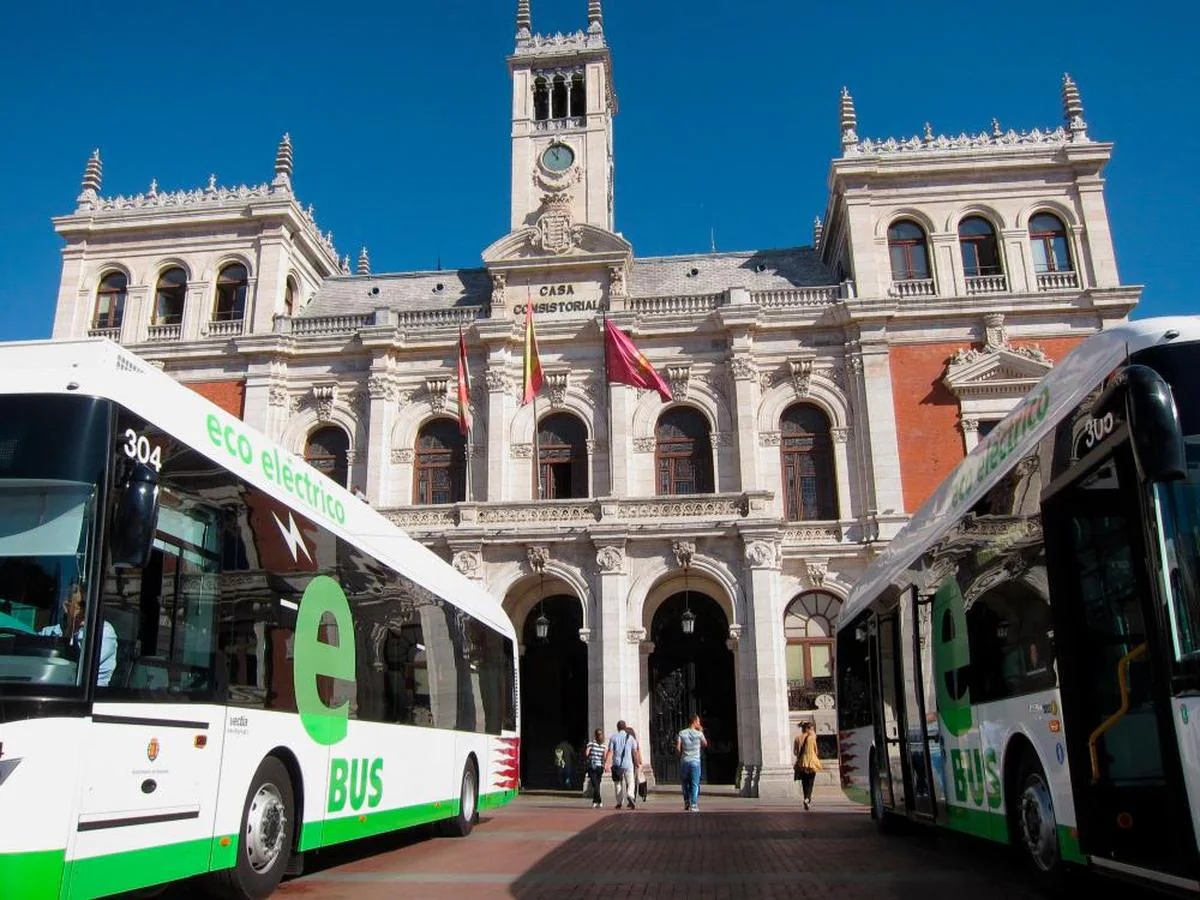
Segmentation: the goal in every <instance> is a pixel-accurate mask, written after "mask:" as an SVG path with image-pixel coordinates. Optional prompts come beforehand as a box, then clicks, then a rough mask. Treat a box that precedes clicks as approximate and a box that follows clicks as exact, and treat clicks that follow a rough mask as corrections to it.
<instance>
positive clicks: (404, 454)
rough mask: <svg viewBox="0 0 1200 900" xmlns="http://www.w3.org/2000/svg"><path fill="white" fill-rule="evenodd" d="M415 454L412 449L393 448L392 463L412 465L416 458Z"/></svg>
mask: <svg viewBox="0 0 1200 900" xmlns="http://www.w3.org/2000/svg"><path fill="white" fill-rule="evenodd" d="M414 455H415V454H414V453H413V450H412V448H411V447H393V448H392V462H393V463H411V462H412V461H413V458H414Z"/></svg>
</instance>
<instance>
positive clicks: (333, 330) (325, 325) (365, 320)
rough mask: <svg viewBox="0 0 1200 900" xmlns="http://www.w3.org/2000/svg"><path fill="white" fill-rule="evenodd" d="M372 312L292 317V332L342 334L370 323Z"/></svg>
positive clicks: (300, 333) (302, 333)
mask: <svg viewBox="0 0 1200 900" xmlns="http://www.w3.org/2000/svg"><path fill="white" fill-rule="evenodd" d="M373 318H374V314H373V313H348V314H344V315H340V316H313V317H312V318H300V319H292V334H296V335H309V336H312V335H318V334H344V333H346V332H355V331H358V330H359V329H360V328H365V327H366V326H367V325H370V324H371V321H372V319H373Z"/></svg>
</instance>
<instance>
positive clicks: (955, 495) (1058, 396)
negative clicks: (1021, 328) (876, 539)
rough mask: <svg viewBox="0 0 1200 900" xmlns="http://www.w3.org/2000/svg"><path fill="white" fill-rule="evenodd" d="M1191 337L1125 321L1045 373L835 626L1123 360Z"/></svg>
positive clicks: (1183, 320)
mask: <svg viewBox="0 0 1200 900" xmlns="http://www.w3.org/2000/svg"><path fill="white" fill-rule="evenodd" d="M1170 331H1175V332H1178V335H1176V336H1173V337H1171V338H1169V339H1168V338H1167V337H1166V335H1167V333H1168V332H1170ZM1197 340H1200V316H1173V317H1161V318H1153V319H1140V320H1137V321H1133V322H1130V321H1123V322H1119V323H1117V324H1115V325H1113V326H1111V327H1109V328H1106V329H1105V330H1103V331H1100V332H1097V333H1095V334H1093V335H1091V336H1089V337H1088V338H1086V339H1085V340H1084V341H1083V342H1082V343H1080V344H1079V345H1078V346H1077V347H1076V348H1075V349H1074V350H1072V351H1071V352H1070V353H1068V354H1067V355H1066V356H1065V357H1064V358H1063V359H1062V360H1061V361H1060V362H1059V363H1058V364H1057V365H1056V366H1055V367H1054V368H1053V369H1051V370H1050V371H1049V372H1048V373H1046V375H1045V376H1044V377H1043V378H1042V379H1041V381H1039V382H1038V383H1037V385H1035V386H1034V387H1033V389H1032V390H1031V391H1030V392H1029V393H1028V394H1027V395H1026V397H1025V399H1024V400H1022V402H1021V403H1019V404H1018V405H1017V407H1016V408H1015V409H1014V410H1013V411H1012V412H1010V413H1009V414H1008V415H1007V416H1006V417H1005V418H1004V420H1003V421H1002V422H1000V424H998V425H997V426H996V427H995V428H994V429H993V430H992V432H991V434H989V435H988V436H987V438H985V439H984V440H982V441H980V442H979V444H978V445H977V446H976V447H975V448H974V449H973V450H971V452H970V453H969V454H968V455H967V457H966V458H965V459H964V460H963V461H962V462H961V463H959V464H958V466H957V467H956V468H955V469H954V471H953V472H951V473H950V475H949V476H948V477H947V478H946V479H945V480H944V481H943V482H942V483H941V484H940V485H939V486H938V488H937V490H936V491H934V493H933V496H931V497H930V498H929V499H928V500H927V501H926V502H925V504H924V505H923V506H921V508H920V509H919V510H917V512H916V513H915V514H914V515H913V517H912V518H911V519H910V520H909V521H908V523H907V524H906V525H905V526H904V527H903V528H901V529H900V531H899V533H898V534H897V535H896V536H895V537H894V538H892V540H891V542H890V543H889V544H888V546H887V547H886V548H885V549H884V550H883V552H881V553H880V554H879V556H878V557H876V559H875V560H874V561H873V562H872V563H871V565H870V566H868V567H867V570H866V572H864V573H863V576H862V577H861V578H859V579H858V581H857V582H855V584H854V587H853V588H852V589H851V591H850V596H849V598H847V600H846V602H845V604H843V606H842V610H841V613H840V614H839V616H838V626H837V627H838V628H839V629H841V628H842V627H844V626H846V625H849V624H850V622H851V621H852V620H853V619H854V618H855V617H856V616H858V614H859V613H861V612H862V611H863V610H864V609H866V608H868V607H869V606H870V605H871V603H872V601H873V600H874V598H875V597H877V596H878V595H879V594H880V593H881V592H882V591H883V590H884V589H885V588H886V587H887V586H888V585H890V584H892V583H894V582H895V580H896V578H897V577H898V576H899V575H900V573H901V572H903V571H904V570H905V569H907V568H908V567H909V566H911V565H912V564H913V562H914V561H915V560H916V559H917V558H918V557H919V556H920V555H921V554H922V553H924V552H925V550H926V548H928V547H929V546H931V545H932V544H934V543H935V542H936V541H938V540H939V539H940V538H941V537H943V536H944V535H945V534H946V533H947V532H949V531H950V530H951V529H952V528H953V527H954V526H955V523H956V521H957V520H958V518H959V515H960V511H961V510H964V509H970V508H971V507H972V506H974V505H975V503H976V502H978V500H979V498H980V497H982V496H983V495H984V494H985V493H987V492H988V491H989V490H991V488H992V486H993V485H995V484H996V482H998V481H999V480H1000V479H1001V478H1002V477H1004V475H1005V473H1006V472H1007V471H1008V470H1009V469H1010V468H1011V465H1012V464H1013V463H1016V462H1017V461H1018V460H1020V459H1021V458H1023V457H1025V456H1027V455H1028V454H1029V453H1031V452H1032V451H1033V448H1034V447H1035V446H1036V445H1037V444H1038V442H1040V441H1041V439H1042V438H1043V437H1044V436H1045V434H1046V433H1047V432H1048V431H1050V429H1052V428H1054V427H1055V425H1056V424H1057V423H1058V422H1059V421H1060V420H1061V419H1062V418H1063V417H1064V416H1065V415H1067V414H1068V413H1070V411H1071V410H1073V409H1074V408H1075V407H1076V406H1077V405H1078V404H1079V403H1080V402H1081V401H1083V400H1084V398H1086V397H1087V395H1088V394H1089V393H1091V392H1092V391H1093V390H1095V389H1096V387H1097V386H1098V385H1099V384H1100V382H1101V381H1102V380H1103V379H1104V378H1106V377H1107V376H1108V375H1109V374H1110V373H1111V372H1112V371H1113V370H1114V369H1115V368H1116V367H1117V366H1118V365H1119V364H1120V363H1121V361H1122V360H1123V359H1125V358H1126V357H1127V356H1129V355H1130V354H1131V353H1135V352H1137V351H1139V350H1144V349H1146V348H1147V347H1151V346H1154V345H1155V344H1161V343H1167V342H1170V343H1186V342H1188V341H1197ZM1031 404H1036V411H1037V421H1036V424H1035V425H1032V426H1030V421H1031V419H1030V414H1031V410H1032V409H1034V408H1033V407H1031ZM1043 404H1044V405H1043ZM1017 425H1020V436H1019V438H1018V439H1017V440H1015V441H1012V434H1011V432H1012V431H1013V430H1014V428H1015V427H1016V426H1017ZM1002 443H1009V444H1010V446H1009V447H1008V448H1007V450H1006V451H1005V453H1004V458H1005V459H1006V460H1007V464H1000V465H995V466H994V468H992V469H991V471H990V472H988V473H987V474H986V475H985V476H983V477H980V476H981V473H982V471H983V469H982V468H981V467H983V466H984V464H985V462H986V460H987V456H988V453H989V452H990V451H991V450H992V448H994V447H998V446H1000V445H1001V444H1002Z"/></svg>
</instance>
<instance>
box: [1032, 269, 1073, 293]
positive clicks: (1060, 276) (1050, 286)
mask: <svg viewBox="0 0 1200 900" xmlns="http://www.w3.org/2000/svg"><path fill="white" fill-rule="evenodd" d="M1037 286H1038V290H1039V291H1070V290H1076V289H1077V288H1078V287H1079V274H1078V273H1077V272H1038V273H1037Z"/></svg>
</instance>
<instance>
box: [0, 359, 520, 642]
mask: <svg viewBox="0 0 1200 900" xmlns="http://www.w3.org/2000/svg"><path fill="white" fill-rule="evenodd" d="M0 371H4V372H5V373H6V374H7V375H9V377H7V378H5V379H3V381H2V382H0V394H48V393H54V394H84V395H88V396H95V397H104V398H106V399H111V400H114V401H116V402H118V403H120V404H122V405H123V406H125V407H126V408H128V409H130V410H132V411H133V412H136V413H137V414H138V415H140V416H142V417H143V418H145V419H146V420H147V421H149V422H153V423H154V424H155V425H157V426H159V427H161V428H163V429H165V430H166V431H167V432H168V433H170V434H171V435H173V436H174V437H176V438H178V439H180V440H182V441H184V442H186V443H187V444H188V445H189V446H190V447H191V448H192V449H194V450H195V451H196V452H198V453H201V454H203V455H204V456H206V457H208V458H209V459H211V460H213V461H214V462H215V463H217V464H218V465H221V466H223V467H225V468H227V469H228V470H229V471H231V472H233V473H234V474H236V475H238V476H239V477H240V478H243V479H245V480H246V481H248V482H250V483H251V484H253V485H254V486H255V487H257V488H259V489H260V490H262V491H264V492H266V493H267V494H269V495H271V496H272V497H274V498H276V499H278V500H279V501H280V502H282V503H284V504H286V505H287V506H290V507H291V508H292V509H293V510H294V511H295V512H297V513H299V514H301V515H303V516H305V517H306V518H309V519H312V520H313V521H316V522H320V523H321V525H322V527H324V528H327V529H329V530H330V531H332V532H334V533H336V534H339V535H340V536H341V537H343V538H345V539H347V540H350V541H351V542H352V543H354V544H357V545H358V546H359V547H361V548H362V549H364V550H369V551H370V552H372V553H374V554H375V555H376V556H378V558H379V559H380V560H381V561H383V562H385V563H387V564H388V565H389V566H391V567H392V568H394V569H396V570H397V571H399V572H401V573H403V574H404V575H406V576H408V577H410V578H413V579H414V580H416V581H418V582H419V583H420V584H422V585H423V586H425V587H427V588H429V589H430V590H432V591H433V592H434V593H436V594H437V595H438V596H440V597H442V598H444V599H445V600H447V601H448V602H450V603H453V604H454V605H455V606H458V607H460V608H462V609H463V610H465V611H466V612H468V613H470V614H471V615H473V616H475V617H476V618H478V619H481V620H482V621H484V622H487V623H488V624H489V625H491V626H492V627H494V628H496V629H497V630H498V631H500V632H502V633H504V634H505V635H507V636H509V637H510V638H512V639H513V640H516V632H515V629H514V628H513V625H512V622H511V621H510V620H509V618H508V616H507V615H506V614H505V613H504V611H503V610H502V608H501V606H500V604H499V602H498V601H497V600H496V599H495V598H494V597H492V595H491V594H489V593H487V591H485V590H484V589H483V588H482V587H480V586H479V585H478V584H476V583H475V582H473V581H471V580H470V579H469V578H466V577H465V576H463V575H461V574H459V573H458V572H457V571H455V570H454V569H453V568H452V567H451V566H450V565H449V564H447V563H446V561H445V560H443V559H442V558H441V557H440V556H438V555H437V554H436V553H434V552H433V551H432V550H430V549H428V548H427V547H425V546H424V545H423V544H421V543H420V542H418V541H414V540H413V539H412V538H410V537H409V536H408V535H407V534H405V532H404V531H402V530H401V529H400V528H398V527H397V526H396V525H394V524H392V523H391V522H390V521H389V520H388V519H386V518H385V517H384V516H382V515H381V514H380V513H379V512H377V511H376V510H374V509H373V508H372V507H371V506H370V505H369V504H367V503H364V502H363V501H362V500H359V499H358V498H356V497H355V496H354V495H353V494H351V493H350V492H349V491H348V490H346V489H345V488H344V487H342V486H341V485H338V484H336V483H335V482H333V481H331V480H329V479H328V478H327V477H326V476H325V475H323V474H321V473H320V472H318V471H317V470H316V469H314V468H312V467H311V466H309V465H308V463H306V462H304V461H303V460H301V459H297V458H296V457H294V456H293V455H292V454H291V453H290V452H288V451H287V450H285V449H284V448H283V447H281V446H279V445H278V444H277V443H275V442H274V441H272V440H270V439H269V438H267V437H266V436H265V435H264V434H263V433H262V432H260V431H258V430H257V429H256V428H253V427H252V426H250V425H248V424H246V423H245V422H244V421H242V420H241V419H239V418H237V417H236V416H233V415H231V414H229V413H228V412H226V411H225V410H223V409H221V408H220V407H219V406H217V405H216V404H214V403H212V402H211V401H210V400H208V399H206V398H205V397H202V396H201V395H200V394H198V393H196V392H195V391H193V390H191V389H189V388H187V387H185V386H184V385H183V384H181V383H180V382H178V381H176V380H175V379H174V378H172V377H171V376H169V375H167V374H166V373H164V372H162V371H160V370H159V369H157V368H156V367H154V366H152V365H150V364H149V363H147V362H146V361H145V360H143V359H142V358H140V357H139V356H136V355H135V354H133V353H131V352H130V351H128V350H126V349H125V348H123V347H121V346H119V345H117V344H116V343H114V342H113V341H111V340H108V339H107V338H89V339H86V340H71V341H20V342H9V343H2V342H0ZM14 372H19V373H20V377H17V378H14V377H11V376H12V374H13V373H14ZM210 416H215V417H216V420H217V423H219V425H220V427H221V429H222V430H223V429H224V428H225V427H226V426H232V427H233V428H234V429H236V431H237V432H238V433H239V434H241V435H245V436H246V438H247V439H248V440H249V441H250V442H251V445H252V447H253V450H254V458H255V459H256V460H257V459H261V454H262V453H263V452H264V451H268V452H270V453H272V454H274V453H276V452H278V454H279V459H280V460H281V461H284V462H286V463H287V464H288V466H289V467H290V468H291V470H292V471H293V472H303V473H305V474H307V476H308V478H309V479H310V480H314V479H316V480H319V483H320V485H321V488H322V490H324V492H325V493H326V494H327V495H330V496H333V497H336V498H337V500H338V501H339V504H340V507H341V508H342V509H343V510H344V513H345V516H344V520H343V521H337V520H336V519H333V518H332V517H330V516H328V515H326V514H324V513H323V511H322V510H321V509H319V508H314V507H313V506H310V505H308V504H305V503H304V502H301V501H300V499H299V498H298V497H296V496H295V495H293V494H291V493H289V492H287V491H285V490H284V489H283V488H281V487H280V486H279V484H277V483H275V482H273V481H272V480H271V479H270V478H268V477H267V475H266V474H265V473H264V470H263V467H262V465H256V464H253V463H251V464H249V465H244V464H242V462H241V461H240V460H239V459H238V458H237V457H236V456H231V455H229V454H228V453H226V452H225V449H224V446H223V445H222V446H217V445H215V444H214V442H213V440H212V433H211V431H210V426H209V417H210Z"/></svg>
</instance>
